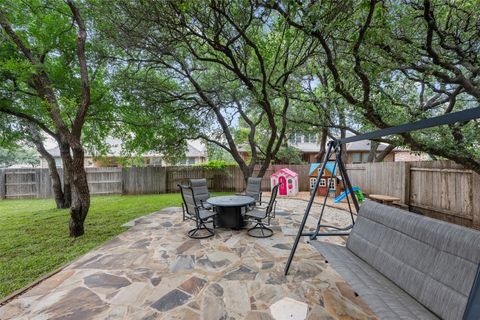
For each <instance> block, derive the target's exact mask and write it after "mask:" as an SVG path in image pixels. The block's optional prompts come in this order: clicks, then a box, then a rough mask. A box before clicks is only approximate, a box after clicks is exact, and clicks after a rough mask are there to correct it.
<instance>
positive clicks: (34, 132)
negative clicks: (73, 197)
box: [28, 124, 70, 209]
mask: <svg viewBox="0 0 480 320" xmlns="http://www.w3.org/2000/svg"><path fill="white" fill-rule="evenodd" d="M28 129H29V130H30V134H31V136H30V137H31V141H32V142H33V144H34V145H35V148H36V149H37V151H38V153H40V155H41V156H42V157H43V158H44V159H45V161H47V164H48V169H49V171H50V178H51V179H52V189H53V196H54V198H55V204H56V205H57V209H64V208H69V207H70V201H68V202H66V201H65V194H64V192H63V191H62V180H61V179H60V175H59V174H58V170H57V165H56V163H55V159H54V158H53V156H52V155H51V154H50V153H49V152H48V151H47V149H45V146H44V145H43V141H42V136H41V135H40V132H39V131H38V129H37V127H36V126H35V125H33V124H28Z"/></svg>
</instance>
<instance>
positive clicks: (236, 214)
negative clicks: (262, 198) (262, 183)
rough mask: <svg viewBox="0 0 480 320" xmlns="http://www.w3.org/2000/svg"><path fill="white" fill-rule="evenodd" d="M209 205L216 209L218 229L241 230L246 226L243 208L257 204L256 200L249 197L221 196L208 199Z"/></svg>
mask: <svg viewBox="0 0 480 320" xmlns="http://www.w3.org/2000/svg"><path fill="white" fill-rule="evenodd" d="M207 203H209V204H211V205H212V206H215V207H216V210H217V212H218V214H217V215H216V216H215V224H216V226H217V227H221V228H232V229H241V228H243V227H244V226H245V224H246V223H245V221H244V220H243V214H242V208H243V207H246V206H248V205H249V204H252V203H255V199H254V198H252V197H247V196H220V197H212V198H209V199H207Z"/></svg>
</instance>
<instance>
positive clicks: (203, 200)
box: [190, 179, 213, 210]
mask: <svg viewBox="0 0 480 320" xmlns="http://www.w3.org/2000/svg"><path fill="white" fill-rule="evenodd" d="M190 186H191V187H192V189H193V194H194V196H195V201H196V202H197V204H199V205H200V206H201V207H202V208H204V209H207V210H211V209H213V206H212V205H211V204H209V203H207V199H208V198H211V197H212V195H211V194H210V192H209V191H208V186H207V179H190Z"/></svg>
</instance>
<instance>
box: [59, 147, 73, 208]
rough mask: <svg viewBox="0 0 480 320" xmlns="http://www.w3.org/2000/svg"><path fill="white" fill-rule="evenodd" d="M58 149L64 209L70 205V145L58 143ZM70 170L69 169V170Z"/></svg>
mask: <svg viewBox="0 0 480 320" xmlns="http://www.w3.org/2000/svg"><path fill="white" fill-rule="evenodd" d="M58 146H59V148H60V156H61V157H62V164H63V195H64V201H65V206H66V208H70V206H71V204H72V187H71V183H70V182H71V181H72V177H71V172H72V169H71V166H72V164H71V162H72V157H71V154H70V145H69V144H68V143H67V142H60V141H59V142H58ZM69 168H70V169H69Z"/></svg>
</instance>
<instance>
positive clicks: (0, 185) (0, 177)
mask: <svg viewBox="0 0 480 320" xmlns="http://www.w3.org/2000/svg"><path fill="white" fill-rule="evenodd" d="M5 193H6V186H5V170H4V169H0V200H3V199H5Z"/></svg>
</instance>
